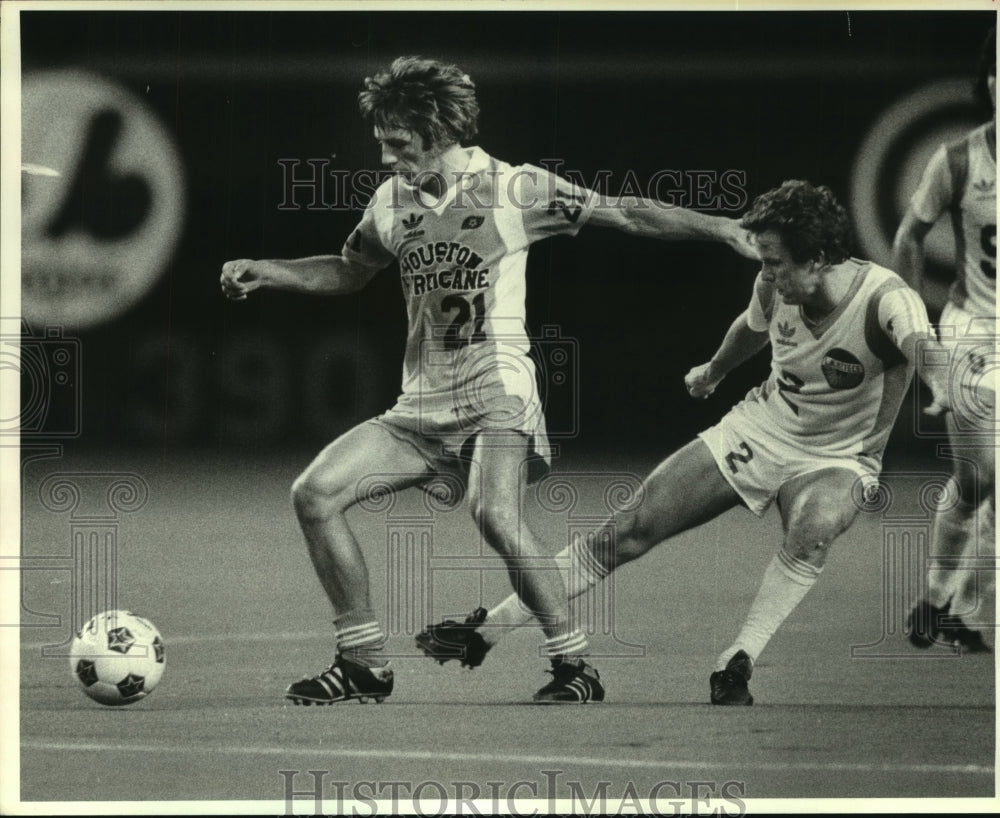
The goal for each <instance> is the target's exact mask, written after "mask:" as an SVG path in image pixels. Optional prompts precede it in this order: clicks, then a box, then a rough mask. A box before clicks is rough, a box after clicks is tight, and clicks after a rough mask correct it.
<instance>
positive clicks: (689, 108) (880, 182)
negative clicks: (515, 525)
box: [21, 10, 993, 456]
mask: <svg viewBox="0 0 1000 818" xmlns="http://www.w3.org/2000/svg"><path fill="white" fill-rule="evenodd" d="M992 19H993V18H992V16H991V14H989V13H984V14H975V13H969V12H956V13H947V12H943V11H928V12H918V11H907V12H894V13H886V12H833V11H829V12H811V13H799V14H793V13H781V14H775V13H739V14H724V13H712V14H706V13H700V14H699V13H659V14H656V13H643V14H639V13H632V14H625V13H615V14H611V13H561V14H557V13H541V12H536V13H532V14H530V15H528V14H508V13H498V12H480V13H471V12H469V13H457V14H456V13H429V12H424V13H420V14H415V13H409V14H407V13H399V12H393V13H379V12H368V13H361V12H352V13H308V12H298V13H277V12H270V13H263V12H262V13H253V12H240V13H213V12H194V11H191V12H186V11H182V12H177V11H172V12H143V13H129V12H122V11H116V12H101V13H97V12H79V13H73V12H69V11H58V12H51V13H49V12H46V11H44V10H39V11H30V12H25V13H22V15H21V34H22V66H23V72H24V73H23V79H24V98H23V104H22V110H23V115H24V125H23V130H24V145H23V156H22V159H23V161H24V162H31V163H36V164H39V165H42V166H47V167H52V168H55V169H57V170H59V171H61V172H62V176H61V177H59V178H52V177H45V176H25V177H24V182H25V184H24V194H23V209H24V214H25V217H24V231H23V243H24V247H23V258H24V271H23V278H22V281H23V314H24V316H25V317H26V318H27V320H28V321H29V323H30V328H31V331H32V332H33V333H34V334H35V335H36V336H42V337H44V329H45V327H46V326H47V325H50V324H51V325H57V326H62V327H63V328H64V333H65V334H66V335H72V336H74V337H76V338H79V340H80V353H81V355H80V359H81V360H80V366H81V370H80V375H81V377H80V381H79V384H80V386H81V391H80V392H79V403H80V407H81V414H80V417H79V424H78V431H79V432H80V434H79V436H78V437H76V438H75V439H74V440H73V443H72V444H71V445H73V446H97V447H100V448H102V449H104V448H106V447H109V446H111V447H127V448H136V447H138V448H141V447H152V448H153V449H155V450H157V451H159V452H160V453H162V454H167V453H170V452H173V451H178V450H183V449H185V448H197V449H200V450H203V451H204V450H205V448H204V447H218V449H220V450H226V449H234V450H235V449H238V450H239V451H241V452H244V453H250V452H255V451H266V450H269V449H270V450H273V449H275V448H281V449H285V450H287V449H288V448H289V447H296V446H304V447H306V448H315V447H316V446H317V445H319V444H321V443H323V442H325V441H327V440H329V439H331V438H332V437H334V436H335V435H336V434H338V433H339V432H341V431H343V430H345V429H347V428H349V427H350V426H351V425H353V424H354V423H355V422H357V421H359V420H362V419H364V418H366V417H370V416H371V415H373V414H375V413H377V412H379V411H382V410H383V409H384V408H386V407H388V406H389V405H391V402H392V401H393V400H394V398H395V396H396V394H397V390H398V386H399V374H400V364H401V357H402V349H403V341H404V338H405V315H404V308H403V303H402V299H401V298H400V296H399V293H398V286H399V285H398V283H397V281H396V276H395V275H394V273H393V272H392V271H391V270H387V271H385V272H384V273H383V274H381V275H380V276H378V277H377V278H376V280H375V281H373V282H372V283H371V284H370V285H369V286H368V287H367V288H366V290H365V291H364V292H362V293H361V294H359V295H356V296H352V297H348V298H340V299H322V298H307V297H299V296H293V295H287V294H280V293H266V294H263V295H259V296H257V297H254V298H252V299H250V300H249V301H248V302H246V303H240V304H230V303H227V302H225V301H224V300H223V299H222V297H221V296H220V294H219V292H218V289H219V288H218V275H219V271H220V267H221V265H222V263H223V262H224V261H226V260H228V259H231V258H239V257H251V258H259V257H272V258H276V257H297V256H303V255H311V254H317V253H328V252H339V250H340V247H341V245H342V242H343V240H344V238H345V237H346V235H347V233H348V232H349V231H350V229H351V227H352V226H353V225H354V223H355V222H356V221H357V219H358V218H359V213H360V208H361V206H362V205H363V203H364V201H365V185H366V181H365V180H364V179H358V178H356V177H355V176H353V175H351V174H353V173H354V172H357V171H364V170H377V169H378V154H377V152H376V146H375V143H374V140H373V138H372V136H371V134H370V132H369V129H368V127H367V126H366V125H364V124H363V123H362V121H361V119H360V116H359V115H358V113H357V105H356V95H357V91H358V89H359V88H360V86H361V82H362V80H363V78H364V77H365V76H366V75H368V74H370V73H372V72H373V71H374V70H375V69H377V68H378V67H380V66H382V65H384V64H386V63H387V62H388V61H390V60H391V59H392V58H393V57H395V56H397V55H399V54H403V53H411V52H419V53H422V54H426V55H431V56H436V57H440V58H443V59H447V60H453V61H455V62H457V63H458V64H460V65H462V66H463V67H465V68H466V69H467V70H468V71H469V73H470V74H471V75H472V77H473V78H474V80H475V81H476V82H477V85H478V90H479V98H480V102H481V106H482V116H481V122H480V140H479V142H480V144H481V145H482V146H483V147H484V148H485V149H486V150H487V151H488V152H490V153H492V154H494V155H496V156H499V157H501V158H503V159H506V160H508V161H511V162H515V163H516V162H525V161H528V162H539V161H541V160H551V161H552V162H557V163H559V165H558V166H559V167H560V169H561V170H563V171H564V172H573V173H578V174H580V177H581V178H582V179H583V180H585V181H587V182H588V183H590V182H595V181H597V183H596V184H595V187H597V188H598V189H599V190H602V191H603V192H606V193H607V194H608V195H609V196H611V197H616V196H618V195H620V194H622V193H626V194H627V193H634V192H636V191H637V190H638V191H639V192H641V193H642V194H643V195H648V194H649V193H652V194H654V195H659V196H660V198H663V199H667V200H673V201H676V202H678V203H682V204H686V205H688V206H692V207H698V208H700V209H703V210H706V211H708V212H714V213H722V212H729V213H730V214H731V215H736V214H737V213H738V212H739V211H740V210H741V209H742V208H743V207H744V206H745V204H746V203H747V201H748V199H749V198H752V197H753V196H755V195H756V194H758V193H760V192H763V191H764V190H766V189H768V188H770V187H772V186H774V185H775V184H778V183H780V182H781V181H782V180H784V179H787V178H806V179H809V180H811V181H813V182H815V183H824V184H828V185H830V186H831V187H832V188H833V190H834V191H835V192H836V194H837V195H838V196H839V197H840V199H841V200H842V201H843V202H844V203H845V204H848V205H849V206H850V207H851V211H852V214H853V215H854V217H855V225H856V229H857V233H858V248H857V253H858V254H859V255H862V256H867V257H869V258H872V259H873V260H875V261H879V262H883V263H885V262H887V261H888V242H889V241H890V240H891V235H892V232H893V230H894V228H895V225H896V223H897V221H898V218H899V216H900V215H901V213H902V209H903V207H904V206H905V203H906V199H907V197H908V195H909V193H910V192H911V191H912V189H913V187H914V186H915V184H916V182H917V178H918V175H919V172H920V170H921V169H922V167H923V165H924V162H925V161H926V159H927V157H928V156H929V153H930V151H931V150H932V149H933V148H934V147H935V146H936V144H937V143H938V142H940V141H941V138H943V137H946V136H948V135H950V134H952V133H955V134H957V133H958V132H959V131H960V130H961V129H963V128H965V127H967V126H969V125H972V124H975V123H977V122H978V121H981V120H982V118H983V116H982V114H981V112H979V111H977V109H976V107H975V105H974V103H973V101H972V93H971V89H972V82H971V79H972V76H973V73H974V70H975V66H976V61H977V54H978V49H979V44H980V42H981V39H982V35H983V32H984V31H985V29H986V28H987V27H988V26H989V25H990V23H991V22H992ZM417 30H419V31H420V32H421V34H420V36H419V37H415V36H414V32H415V31H417ZM310 179H315V180H320V181H319V182H317V183H315V184H312V185H310V184H308V181H309V180H310ZM598 180H599V181H598ZM303 182H306V183H305V184H303ZM296 183H299V184H296ZM320 183H321V184H322V187H319V184H320ZM367 186H368V190H370V189H371V188H372V187H373V185H372V184H371V180H370V179H369V180H368V181H367ZM351 197H353V200H354V203H355V205H356V206H355V207H350V206H348V205H347V202H348V201H349V200H350V199H351ZM947 233H948V231H947V230H945V229H942V230H940V231H938V232H937V233H936V234H935V235H934V236H933V237H932V239H931V245H932V247H933V257H934V259H935V264H934V269H933V270H932V274H935V275H937V276H939V277H940V276H942V275H946V274H947V271H948V267H949V265H950V260H951V253H952V250H951V247H950V245H949V238H948V236H947ZM754 272H755V268H754V266H753V264H751V263H749V262H746V261H744V260H741V259H738V258H735V257H734V256H733V254H732V253H730V252H729V251H728V250H727V249H724V248H721V247H716V246H713V245H701V244H698V243H660V242H656V241H651V240H650V241H639V240H633V239H629V238H628V237H625V236H622V235H618V234H614V233H612V232H610V231H600V230H585V231H583V232H582V234H581V235H580V236H579V237H578V238H577V239H573V240H570V239H565V240H563V239H557V240H550V241H548V242H544V243H542V244H541V245H538V246H536V247H535V248H534V249H533V251H532V254H531V259H530V264H529V276H528V283H529V291H528V316H529V323H530V327H531V330H532V332H533V334H535V335H536V336H538V337H541V335H542V333H543V328H544V327H545V326H554V327H557V328H558V331H559V333H560V335H561V337H564V338H569V339H572V342H573V344H574V346H575V350H576V361H575V363H576V365H577V367H578V369H577V371H576V372H574V373H572V374H573V378H572V380H573V383H572V386H571V387H569V388H570V389H573V390H578V392H577V395H578V398H576V397H574V398H573V399H566V398H565V394H566V391H567V387H565V386H564V388H563V390H562V391H559V390H555V391H554V392H553V394H552V395H551V396H550V397H551V400H550V401H549V407H548V411H549V418H550V426H551V427H552V428H553V429H554V430H556V431H559V432H562V433H563V438H562V440H563V442H564V443H565V446H564V454H565V455H567V456H572V455H573V454H590V453H596V454H600V453H602V452H603V451H608V452H616V453H622V452H627V451H629V450H631V449H634V448H636V447H639V448H641V449H642V450H648V447H649V445H650V443H652V445H653V446H655V447H656V448H657V451H662V452H664V453H665V452H667V451H669V450H671V449H672V448H673V447H675V446H676V445H677V444H678V443H680V442H682V441H683V440H685V439H687V438H688V437H690V435H692V434H693V433H694V432H696V431H698V430H699V429H700V428H702V427H703V426H704V425H706V422H707V421H708V420H711V419H714V418H715V417H716V416H717V415H718V414H720V413H721V412H722V410H723V409H724V408H725V407H726V406H728V404H729V403H730V402H731V401H732V400H734V399H736V398H738V397H740V396H741V395H742V394H743V392H744V391H745V390H746V388H747V387H748V386H749V385H751V384H754V383H756V382H758V381H759V380H760V379H761V378H762V377H763V374H764V371H765V369H764V367H765V364H766V361H765V359H764V358H763V357H762V358H761V359H760V360H759V361H758V362H757V365H756V366H750V367H747V368H746V369H745V370H744V372H741V373H739V374H738V375H736V376H734V377H732V378H730V380H729V381H728V382H727V383H726V384H724V386H723V387H722V389H721V392H720V396H719V399H718V400H715V401H713V402H712V403H709V404H700V403H695V402H692V401H690V400H689V399H688V398H687V397H686V395H685V393H684V390H683V384H682V377H683V374H684V373H685V372H686V371H687V370H688V368H689V367H690V366H692V365H694V364H696V363H700V362H701V361H703V360H704V359H706V357H707V356H708V355H710V354H711V352H712V351H713V350H714V349H715V346H716V344H717V343H718V340H719V338H720V337H721V335H722V333H723V332H724V330H725V328H726V327H727V326H728V324H729V322H730V320H731V319H732V318H733V317H734V316H735V315H736V314H737V313H738V312H739V311H740V310H741V309H742V308H743V306H744V305H745V303H746V300H747V297H748V293H749V286H750V282H751V280H752V276H753V273H754ZM936 297H938V298H940V293H938V294H937V296H936ZM24 376H25V377H24V378H23V380H25V397H24V398H23V400H24V401H26V402H30V401H31V400H38V399H39V397H38V392H39V390H45V391H46V392H47V394H45V396H44V401H43V402H44V403H45V404H46V405H48V406H50V407H52V408H51V409H50V411H51V413H52V414H51V415H50V417H49V418H48V419H47V420H39V421H37V424H39V431H41V432H44V431H46V428H44V427H45V424H48V431H50V432H51V431H58V429H57V427H59V426H60V425H65V424H66V423H68V422H71V421H69V420H64V419H61V417H63V416H60V415H59V411H60V399H59V398H58V395H59V394H61V393H60V390H59V389H56V388H55V387H54V386H52V385H50V383H49V381H50V380H51V375H49V376H45V375H40V376H36V375H35V374H34V372H33V371H32V372H29V371H27V370H26V372H25V373H24ZM31 379H33V380H31ZM550 385H551V384H548V385H546V386H545V388H546V389H547V388H548V386H550ZM49 391H51V394H48V392H49ZM63 391H64V392H65V394H66V395H67V399H70V398H74V399H75V397H76V395H75V394H74V393H76V390H73V389H66V390H63ZM556 392H558V395H557V394H556ZM560 395H561V396H562V397H560ZM70 414H72V413H70ZM26 425H29V426H30V424H26ZM900 434H902V435H903V436H904V437H905V441H906V442H905V447H909V446H910V445H911V444H912V442H913V441H912V435H910V434H908V430H907V428H906V425H905V424H901V426H900ZM41 436H43V437H44V434H43V435H41ZM67 437H69V435H67ZM898 438H899V435H897V440H898Z"/></svg>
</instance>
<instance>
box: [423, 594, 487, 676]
mask: <svg viewBox="0 0 1000 818" xmlns="http://www.w3.org/2000/svg"><path fill="white" fill-rule="evenodd" d="M485 619H486V609H485V608H476V610H474V611H473V612H472V613H471V614H469V616H467V617H466V619H465V621H464V622H456V621H455V620H454V619H446V620H445V621H444V622H441V623H439V624H437V625H429V626H427V627H426V628H424V630H422V631H420V633H418V634H417V637H416V641H417V647H418V648H420V650H422V651H423V652H424V655H426V656H427V657H428V658H429V659H433V660H434V661H436V662H437V663H438V664H439V665H443V664H444V663H445V662H447V661H448V660H449V659H458V660H459V661H460V662H461V664H462V667H468V668H475V667H479V666H480V665H481V664H482V663H483V659H485V658H486V654H487V653H488V652H489V649H490V647H491V646H490V645H487V644H486V640H485V639H483V635H482V634H481V633H480V632H479V630H478V629H479V626H480V625H482V624H483V621H484V620H485Z"/></svg>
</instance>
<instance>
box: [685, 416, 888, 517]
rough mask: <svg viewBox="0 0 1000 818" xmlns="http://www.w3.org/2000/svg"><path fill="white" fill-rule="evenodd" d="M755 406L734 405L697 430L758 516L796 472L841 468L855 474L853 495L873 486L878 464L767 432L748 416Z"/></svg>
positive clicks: (866, 493)
mask: <svg viewBox="0 0 1000 818" xmlns="http://www.w3.org/2000/svg"><path fill="white" fill-rule="evenodd" d="M755 408H756V407H752V406H751V407H748V405H747V404H746V403H740V404H737V405H736V406H735V407H733V409H731V410H730V411H729V413H728V414H727V415H726V416H725V417H724V418H722V420H720V421H719V422H718V423H717V424H715V426H712V427H711V428H709V429H706V430H705V431H704V432H702V433H701V434H699V435H698V437H699V438H701V439H702V440H703V441H705V444H706V445H707V446H708V448H709V451H711V453H712V456H713V457H714V458H715V463H716V465H717V466H718V467H719V471H720V472H722V476H723V477H724V478H725V479H726V481H727V482H728V483H729V485H731V486H732V487H733V489H734V490H735V491H736V493H737V494H738V495H739V496H740V499H742V501H743V502H744V504H745V505H746V507H747V508H748V509H750V511H752V512H753V513H754V514H756V515H757V516H758V517H759V516H761V515H763V514H764V512H765V511H767V509H768V508H769V507H770V506H771V503H773V502H774V500H775V498H776V497H777V496H778V491H779V490H780V489H781V487H782V486H783V485H784V484H785V483H787V482H788V481H789V480H792V479H794V478H796V477H801V476H802V475H804V474H811V473H813V472H817V471H822V470H823V469H846V470H847V471H850V472H854V474H856V475H857V476H858V481H859V484H858V496H859V497H860V498H864V497H869V496H870V492H872V491H874V490H875V489H876V488H877V487H878V476H879V473H880V472H881V469H882V465H881V463H880V462H879V461H878V460H876V459H875V458H872V457H866V456H863V455H858V456H845V455H843V454H841V453H839V452H838V453H829V454H825V453H824V452H823V451H822V450H821V449H820V450H817V449H815V448H809V449H806V448H805V447H799V446H795V445H792V444H791V443H789V442H787V441H784V440H779V439H777V438H775V437H774V435H772V434H769V433H768V431H767V429H766V428H764V427H763V426H761V424H760V423H759V422H757V420H756V418H754V417H753V413H754V410H755Z"/></svg>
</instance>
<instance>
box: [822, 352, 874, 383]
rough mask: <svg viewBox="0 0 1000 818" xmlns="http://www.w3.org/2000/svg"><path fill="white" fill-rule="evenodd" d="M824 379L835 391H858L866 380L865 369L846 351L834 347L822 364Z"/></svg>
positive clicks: (824, 357) (825, 356)
mask: <svg viewBox="0 0 1000 818" xmlns="http://www.w3.org/2000/svg"><path fill="white" fill-rule="evenodd" d="M820 369H822V370H823V377H824V378H826V382H827V383H828V384H830V386H832V387H833V388H834V389H856V388H857V387H859V386H861V382H862V381H863V380H864V379H865V367H864V364H862V363H861V361H859V360H858V359H857V358H855V357H854V356H853V355H852V354H851V353H850V352H848V351H847V350H846V349H840V348H839V347H834V348H833V349H831V350H830V351H829V352H827V353H826V355H824V356H823V361H822V363H820Z"/></svg>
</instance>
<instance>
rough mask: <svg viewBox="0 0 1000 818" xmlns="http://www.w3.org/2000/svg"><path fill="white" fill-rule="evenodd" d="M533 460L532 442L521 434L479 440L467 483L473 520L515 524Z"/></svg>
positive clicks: (479, 437) (493, 435) (492, 434)
mask: <svg viewBox="0 0 1000 818" xmlns="http://www.w3.org/2000/svg"><path fill="white" fill-rule="evenodd" d="M531 457H532V452H531V439H530V438H529V437H528V435H526V434H523V433H521V432H513V431H512V432H490V433H489V434H486V433H480V434H478V435H477V436H476V440H475V443H474V445H473V447H472V462H471V464H470V467H469V481H468V496H469V505H470V507H471V509H472V513H473V516H475V517H476V518H477V519H479V520H481V521H482V522H484V523H489V522H494V523H497V524H500V525H503V524H505V523H516V521H517V519H519V516H520V511H519V509H520V507H521V501H522V499H523V498H524V495H525V493H526V491H527V486H528V463H529V461H530V459H531Z"/></svg>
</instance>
